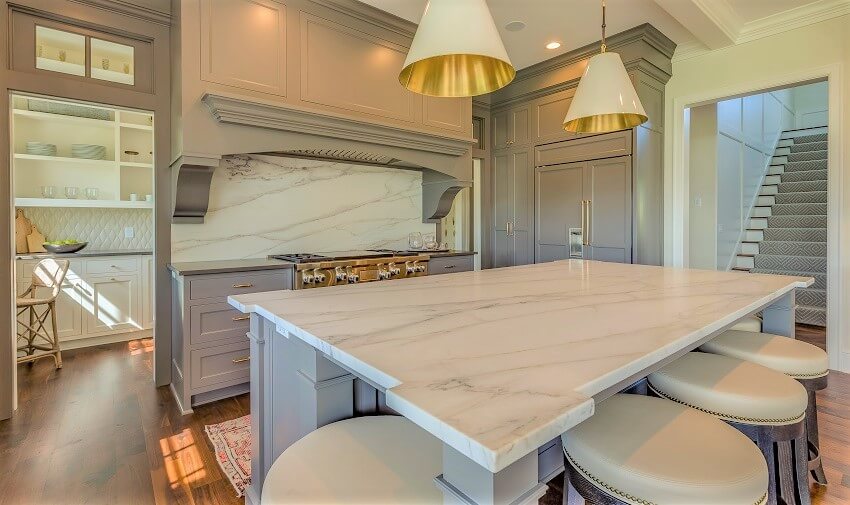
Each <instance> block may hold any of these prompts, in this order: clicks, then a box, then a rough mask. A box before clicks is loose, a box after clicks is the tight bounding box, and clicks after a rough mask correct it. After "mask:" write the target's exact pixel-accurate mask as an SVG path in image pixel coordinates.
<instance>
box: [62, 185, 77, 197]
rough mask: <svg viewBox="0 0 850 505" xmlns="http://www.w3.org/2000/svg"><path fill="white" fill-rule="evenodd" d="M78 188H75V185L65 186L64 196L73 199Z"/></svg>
mask: <svg viewBox="0 0 850 505" xmlns="http://www.w3.org/2000/svg"><path fill="white" fill-rule="evenodd" d="M79 190H80V188H77V187H75V186H65V197H66V198H69V199H71V200H73V199H75V198H77V192H78V191H79Z"/></svg>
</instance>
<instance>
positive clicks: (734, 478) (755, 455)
mask: <svg viewBox="0 0 850 505" xmlns="http://www.w3.org/2000/svg"><path fill="white" fill-rule="evenodd" d="M561 439H562V441H563V443H564V454H566V456H567V461H568V462H569V463H570V465H571V466H572V467H573V468H575V469H576V470H577V471H578V472H580V473H581V474H582V475H583V476H584V477H585V478H586V479H587V480H589V481H590V482H592V483H594V484H595V485H596V486H597V487H599V488H600V489H602V490H604V491H605V492H607V493H608V494H612V495H614V496H616V497H617V498H619V499H620V500H622V501H624V502H626V503H630V504H641V505H643V504H646V503H655V504H677V505H696V504H699V505H705V504H706V503H713V504H736V505H741V504H744V505H750V504H761V503H764V502H765V500H766V499H767V486H768V473H767V464H766V463H765V460H764V457H763V456H762V455H761V452H759V450H758V448H757V447H756V445H755V444H753V443H752V442H751V441H750V440H749V439H748V438H747V437H746V436H744V435H743V434H741V433H740V432H738V431H737V430H735V429H734V428H732V427H731V426H729V425H727V424H726V423H724V422H722V421H720V420H718V419H715V418H713V417H711V416H709V415H706V414H703V413H701V412H698V411H696V410H694V409H690V408H687V407H685V406H682V405H679V404H677V403H673V402H670V401H666V400H662V399H660V398H652V397H647V396H639V395H626V394H618V395H614V396H612V397H611V398H609V399H607V400H605V401H603V402H602V403H600V404H599V405H597V408H596V413H595V414H594V415H593V416H592V417H590V418H589V419H588V420H586V421H584V422H583V423H581V424H579V425H578V426H576V427H575V428H573V429H571V430H569V431H568V432H566V433H564V434H563V435H561Z"/></svg>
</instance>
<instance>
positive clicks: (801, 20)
mask: <svg viewBox="0 0 850 505" xmlns="http://www.w3.org/2000/svg"><path fill="white" fill-rule="evenodd" d="M847 14H850V0H820V1H818V2H812V3H810V4H807V5H802V6H800V7H796V8H794V9H789V10H787V11H784V12H780V13H777V14H774V15H772V16H767V17H765V18H761V19H757V20H755V21H750V22H748V23H745V24H744V26H743V27H742V28H741V30H740V32H739V33H738V36H737V37H736V39H735V43H736V44H741V43H744V42H750V41H752V40H757V39H760V38H763V37H769V36H771V35H776V34H778V33H782V32H786V31H789V30H793V29H795V28H802V27H804V26H808V25H811V24H814V23H820V22H821V21H826V20H829V19H832V18H836V17H840V16H844V15H847Z"/></svg>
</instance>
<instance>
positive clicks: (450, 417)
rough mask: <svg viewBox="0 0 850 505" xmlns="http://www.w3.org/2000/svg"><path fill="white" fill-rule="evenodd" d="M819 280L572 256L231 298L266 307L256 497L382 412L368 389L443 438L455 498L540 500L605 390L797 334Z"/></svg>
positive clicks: (449, 493) (258, 358) (257, 379)
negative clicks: (685, 362)
mask: <svg viewBox="0 0 850 505" xmlns="http://www.w3.org/2000/svg"><path fill="white" fill-rule="evenodd" d="M812 282H813V280H812V279H810V278H803V277H781V276H770V275H758V274H742V273H737V272H716V271H705V270H683V269H673V268H663V267H653V266H643V265H622V264H614V263H602V262H595V261H581V260H568V261H559V262H553V263H545V264H537V265H526V266H521V267H511V268H502V269H493V270H484V271H477V272H463V273H458V274H455V275H449V276H433V277H420V278H412V279H404V280H399V281H396V282H391V283H375V284H371V285H350V286H340V287H337V288H335V289H332V290H308V291H277V292H266V293H254V294H246V295H240V296H232V297H230V299H229V300H230V303H231V304H232V305H233V306H234V307H236V308H237V309H239V310H241V311H243V312H246V313H251V314H252V316H251V325H250V333H249V339H250V340H251V412H252V437H253V460H252V473H253V484H252V487H251V488H249V490H248V492H247V502H248V503H259V496H260V494H259V493H260V492H261V489H262V481H263V478H264V476H265V474H266V471H267V470H268V468H269V467H270V466H271V463H272V462H273V461H274V459H275V458H276V457H277V456H278V455H279V454H280V453H281V452H282V451H283V450H285V449H286V448H287V447H288V446H289V445H291V444H292V443H294V442H295V441H296V440H298V439H299V438H300V437H302V436H304V435H305V434H306V433H309V432H310V431H312V430H314V429H316V428H318V427H320V426H323V425H325V424H327V423H330V422H333V421H336V420H339V419H343V418H346V417H351V416H353V415H355V414H363V413H369V412H370V410H371V411H381V409H382V405H381V404H380V402H379V404H378V405H374V404H370V403H369V401H370V399H373V398H374V396H371V395H369V394H363V395H360V394H358V391H361V390H362V389H364V387H365V388H369V387H371V388H375V389H377V390H378V391H379V392H380V393H382V398H383V399H384V401H385V405H386V407H387V408H389V409H391V410H393V411H395V412H398V413H400V414H401V415H403V416H405V417H407V418H409V419H410V420H411V421H413V422H414V423H416V424H417V425H419V426H421V427H422V428H423V429H425V430H427V431H428V432H430V433H431V434H433V435H434V436H435V437H437V438H438V439H440V440H441V441H442V442H443V447H444V452H443V463H444V468H443V474H442V475H440V476H435V481H436V483H437V485H439V486H440V487H441V488H442V489H443V491H444V495H445V496H446V502H459V503H533V502H536V500H537V499H538V498H539V497H540V496H542V494H543V493H544V492H545V481H546V480H548V479H549V478H551V476H552V472H553V471H555V472H557V470H559V468H555V469H554V470H552V471H549V470H546V471H543V470H541V462H543V461H549V460H551V454H549V455H548V457H547V456H546V451H551V450H552V449H553V448H554V449H555V453H556V456H557V458H560V448H559V447H557V446H554V445H551V444H555V443H556V442H555V441H556V440H557V438H558V437H559V436H560V434H561V433H564V432H565V431H567V430H569V429H570V428H571V427H573V426H575V425H577V424H578V423H580V422H581V421H583V420H585V419H587V418H588V417H590V416H591V415H593V412H594V405H595V403H596V402H599V401H603V400H604V399H605V398H607V397H609V396H611V395H612V394H614V393H616V392H617V391H619V390H622V389H623V388H625V387H627V386H628V385H629V384H631V383H633V382H635V381H637V380H639V379H641V378H643V377H645V376H646V375H648V374H649V373H652V372H653V371H655V370H657V369H659V368H660V367H662V366H663V365H665V364H666V363H669V362H670V361H672V360H674V359H676V358H677V357H679V356H681V355H682V354H684V353H686V352H688V351H690V350H692V349H694V348H696V347H698V346H699V345H701V344H702V343H704V342H706V341H707V340H709V339H711V338H712V337H714V336H716V335H717V334H719V333H720V332H722V331H724V330H725V329H727V328H728V327H730V326H731V325H733V324H734V323H735V322H736V321H738V320H739V319H741V318H743V317H746V316H748V315H751V314H753V313H755V312H758V311H763V318H764V329H765V331H769V332H771V333H776V334H781V335H786V336H793V331H794V310H793V309H794V289H795V288H801V287H806V286H808V285H810V284H811V283H812ZM556 461H559V459H556Z"/></svg>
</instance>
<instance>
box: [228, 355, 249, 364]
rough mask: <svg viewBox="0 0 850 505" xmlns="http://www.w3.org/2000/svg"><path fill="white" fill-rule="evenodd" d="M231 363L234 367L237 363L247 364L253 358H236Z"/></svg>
mask: <svg viewBox="0 0 850 505" xmlns="http://www.w3.org/2000/svg"><path fill="white" fill-rule="evenodd" d="M231 361H233V364H234V365H235V364H237V363H245V362H246V361H251V356H245V357H244V358H236V359H233V360H231Z"/></svg>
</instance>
